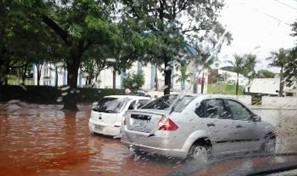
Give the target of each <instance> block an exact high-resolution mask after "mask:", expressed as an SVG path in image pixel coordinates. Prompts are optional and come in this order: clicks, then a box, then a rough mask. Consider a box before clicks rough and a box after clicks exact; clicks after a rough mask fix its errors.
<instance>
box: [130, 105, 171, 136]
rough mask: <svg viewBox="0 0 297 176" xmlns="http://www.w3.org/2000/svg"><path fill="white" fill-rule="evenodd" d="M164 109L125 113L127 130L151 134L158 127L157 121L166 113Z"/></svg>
mask: <svg viewBox="0 0 297 176" xmlns="http://www.w3.org/2000/svg"><path fill="white" fill-rule="evenodd" d="M166 112H167V111H165V110H155V109H154V110H135V111H128V112H127V113H126V125H127V128H128V129H129V130H133V131H139V132H145V133H151V134H153V133H154V132H155V131H156V130H158V129H159V122H160V120H161V118H162V117H164V116H165V115H166Z"/></svg>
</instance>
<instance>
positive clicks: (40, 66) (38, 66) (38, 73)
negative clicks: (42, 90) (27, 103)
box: [36, 64, 42, 86]
mask: <svg viewBox="0 0 297 176" xmlns="http://www.w3.org/2000/svg"><path fill="white" fill-rule="evenodd" d="M36 69H37V86H40V78H41V69H42V65H40V64H37V65H36Z"/></svg>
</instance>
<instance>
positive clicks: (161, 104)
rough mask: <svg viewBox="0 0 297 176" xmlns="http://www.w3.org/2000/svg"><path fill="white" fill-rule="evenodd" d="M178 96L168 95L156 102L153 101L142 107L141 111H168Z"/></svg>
mask: <svg viewBox="0 0 297 176" xmlns="http://www.w3.org/2000/svg"><path fill="white" fill-rule="evenodd" d="M177 97H178V95H167V96H163V97H160V98H157V99H156V100H153V101H151V102H150V103H148V104H146V105H144V106H142V107H141V108H140V109H158V110H166V109H168V108H169V107H170V106H171V105H172V104H173V103H174V101H175V100H176V98H177Z"/></svg>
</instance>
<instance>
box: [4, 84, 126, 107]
mask: <svg viewBox="0 0 297 176" xmlns="http://www.w3.org/2000/svg"><path fill="white" fill-rule="evenodd" d="M65 89H66V90H67V88H65V87H64V88H63V87H62V88H57V87H52V86H21V85H20V86H9V85H8V86H0V101H1V102H7V101H10V100H20V101H25V102H29V103H40V104H57V103H62V102H63V93H64V92H65V91H66V90H65ZM122 94H124V90H123V89H95V88H78V89H77V95H78V97H77V99H78V103H87V102H94V101H98V100H99V99H101V98H102V97H104V96H106V95H122Z"/></svg>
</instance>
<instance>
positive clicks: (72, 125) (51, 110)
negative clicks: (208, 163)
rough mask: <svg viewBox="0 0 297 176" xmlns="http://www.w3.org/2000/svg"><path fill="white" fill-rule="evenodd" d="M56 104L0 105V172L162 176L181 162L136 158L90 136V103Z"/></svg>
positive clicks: (115, 142) (116, 145) (110, 141)
mask: <svg viewBox="0 0 297 176" xmlns="http://www.w3.org/2000/svg"><path fill="white" fill-rule="evenodd" d="M61 108H62V106H61V105H31V104H25V103H22V102H12V103H9V104H1V105H0V175H3V176H5V175H9V176H14V175H22V176H31V175H46V176H54V175H61V176H64V175H80V176H83V175H88V176H89V175H90V176H92V175H96V176H98V175H128V176H130V175H131V176H133V175H166V173H170V172H173V171H175V170H177V169H179V167H181V165H182V164H180V163H182V162H181V161H168V160H166V159H161V158H154V159H139V158H137V157H134V156H133V155H132V154H131V152H130V151H129V150H128V149H127V148H126V147H125V146H123V145H122V144H121V143H120V140H119V139H113V138H109V137H104V136H101V135H91V134H90V132H89V129H88V120H89V117H90V110H91V106H90V105H80V106H79V109H80V111H78V112H64V111H61ZM236 165H237V163H236V162H234V163H233V166H236ZM224 168H225V169H226V167H224ZM229 168H231V165H229ZM220 169H221V170H222V168H219V171H220V172H221V170H220ZM218 173H219V172H218Z"/></svg>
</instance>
